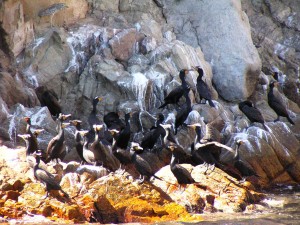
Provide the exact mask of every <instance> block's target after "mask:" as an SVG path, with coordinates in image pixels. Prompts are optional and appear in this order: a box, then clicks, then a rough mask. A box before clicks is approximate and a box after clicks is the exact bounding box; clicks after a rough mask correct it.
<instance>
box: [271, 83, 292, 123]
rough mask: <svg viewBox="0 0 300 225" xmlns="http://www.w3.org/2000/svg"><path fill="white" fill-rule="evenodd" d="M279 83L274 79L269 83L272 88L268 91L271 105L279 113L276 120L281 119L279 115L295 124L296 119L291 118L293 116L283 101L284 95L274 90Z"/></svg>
mask: <svg viewBox="0 0 300 225" xmlns="http://www.w3.org/2000/svg"><path fill="white" fill-rule="evenodd" d="M277 85H278V82H277V81H272V82H271V83H270V84H269V87H270V90H269V93H268V103H269V106H270V107H271V108H272V109H273V110H274V111H275V112H276V114H277V116H278V117H277V119H276V120H275V121H274V122H276V121H279V117H280V116H282V117H286V118H287V120H288V121H289V122H290V123H291V124H293V125H294V124H295V123H294V121H293V120H292V119H291V117H290V116H289V113H288V111H287V109H286V106H285V104H284V103H283V100H282V97H281V96H280V93H279V92H278V91H274V87H276V86H277Z"/></svg>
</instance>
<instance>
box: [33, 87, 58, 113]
mask: <svg viewBox="0 0 300 225" xmlns="http://www.w3.org/2000/svg"><path fill="white" fill-rule="evenodd" d="M35 93H36V95H37V97H38V99H39V100H40V103H41V106H47V108H48V110H49V112H50V113H51V115H52V116H54V117H55V118H57V117H58V116H59V114H60V113H61V112H62V111H61V106H60V104H59V99H58V96H57V94H56V93H55V92H54V91H53V90H48V89H47V88H46V87H45V86H39V87H37V88H36V89H35Z"/></svg>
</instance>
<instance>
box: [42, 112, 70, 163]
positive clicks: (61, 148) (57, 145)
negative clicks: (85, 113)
mask: <svg viewBox="0 0 300 225" xmlns="http://www.w3.org/2000/svg"><path fill="white" fill-rule="evenodd" d="M70 116H71V114H68V115H64V114H62V113H60V114H59V117H58V119H57V120H58V134H57V135H56V136H55V137H54V138H52V139H51V141H50V142H49V143H48V146H47V151H46V152H47V158H46V160H45V162H46V163H48V162H50V161H51V160H53V159H56V161H57V162H58V159H60V160H62V159H63V158H64V156H65V154H66V152H65V145H64V142H65V133H64V128H66V127H67V126H69V125H70V123H63V121H65V120H66V119H67V118H69V117H70Z"/></svg>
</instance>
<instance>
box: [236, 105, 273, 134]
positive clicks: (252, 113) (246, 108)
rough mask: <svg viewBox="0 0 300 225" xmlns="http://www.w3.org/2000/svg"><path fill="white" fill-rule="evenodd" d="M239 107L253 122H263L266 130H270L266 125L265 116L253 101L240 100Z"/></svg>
mask: <svg viewBox="0 0 300 225" xmlns="http://www.w3.org/2000/svg"><path fill="white" fill-rule="evenodd" d="M239 109H240V110H241V111H242V112H243V113H244V114H245V115H246V116H247V118H248V119H249V120H250V122H251V123H254V122H257V123H261V124H262V125H263V127H264V128H265V130H268V128H267V127H266V125H265V119H264V117H263V116H262V114H261V112H260V111H259V110H258V109H257V108H256V107H254V105H253V103H252V102H251V101H248V100H247V101H243V102H240V103H239Z"/></svg>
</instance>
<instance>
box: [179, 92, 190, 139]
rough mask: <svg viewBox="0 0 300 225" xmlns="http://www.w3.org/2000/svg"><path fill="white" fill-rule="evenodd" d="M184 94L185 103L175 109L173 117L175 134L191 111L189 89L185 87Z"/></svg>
mask: <svg viewBox="0 0 300 225" xmlns="http://www.w3.org/2000/svg"><path fill="white" fill-rule="evenodd" d="M184 96H185V100H186V102H185V105H184V106H183V107H182V108H181V109H180V110H178V111H177V114H176V117H175V134H177V129H178V127H179V126H181V125H183V123H184V121H185V120H186V119H187V117H188V115H189V113H190V112H191V111H192V103H191V99H190V97H189V91H188V90H187V89H186V90H185V93H184Z"/></svg>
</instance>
